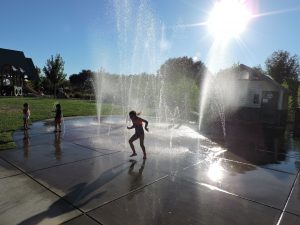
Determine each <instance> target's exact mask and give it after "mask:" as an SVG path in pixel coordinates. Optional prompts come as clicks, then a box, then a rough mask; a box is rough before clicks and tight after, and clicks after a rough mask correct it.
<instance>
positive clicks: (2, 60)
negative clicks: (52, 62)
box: [0, 48, 38, 80]
mask: <svg viewBox="0 0 300 225" xmlns="http://www.w3.org/2000/svg"><path fill="white" fill-rule="evenodd" d="M7 64H8V65H12V66H14V67H17V68H21V69H22V70H23V71H25V73H26V75H27V76H28V79H29V80H35V79H37V76H38V75H37V73H36V70H35V66H34V64H33V61H32V59H31V58H27V57H25V55H24V52H22V51H16V50H11V49H4V48H0V72H1V71H2V68H3V66H4V65H7Z"/></svg>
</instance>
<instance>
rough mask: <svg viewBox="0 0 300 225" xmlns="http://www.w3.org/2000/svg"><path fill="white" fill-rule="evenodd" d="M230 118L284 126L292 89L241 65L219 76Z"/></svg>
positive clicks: (228, 117)
mask: <svg viewBox="0 0 300 225" xmlns="http://www.w3.org/2000/svg"><path fill="white" fill-rule="evenodd" d="M217 83H218V84H219V85H218V86H219V87H220V89H221V90H222V91H221V93H222V98H223V102H224V110H225V112H226V115H227V119H240V120H244V121H251V122H256V121H257V122H258V121H259V122H263V123H265V124H269V125H273V126H279V127H280V126H285V124H286V118H287V110H288V95H289V91H288V90H287V89H286V88H284V87H282V86H281V85H280V84H278V83H277V82H276V81H275V80H273V79H272V78H271V77H270V76H267V75H264V74H263V73H261V72H260V71H259V70H257V69H253V68H250V67H248V66H246V65H243V64H240V65H239V66H237V67H236V68H234V69H230V70H226V71H223V72H221V73H220V74H219V75H218V77H217Z"/></svg>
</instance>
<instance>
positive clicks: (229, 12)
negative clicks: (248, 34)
mask: <svg viewBox="0 0 300 225" xmlns="http://www.w3.org/2000/svg"><path fill="white" fill-rule="evenodd" d="M251 17H252V14H251V12H250V10H249V8H248V7H247V6H246V4H245V1H243V0H221V1H218V2H216V3H215V5H214V8H213V9H212V11H211V12H210V15H209V18H208V21H207V26H208V29H209V31H210V33H211V35H212V36H213V37H214V38H215V39H217V40H228V39H231V38H239V36H240V34H241V33H242V32H243V31H244V30H245V29H246V27H247V24H248V22H249V21H250V19H251Z"/></svg>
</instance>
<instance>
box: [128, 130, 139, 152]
mask: <svg viewBox="0 0 300 225" xmlns="http://www.w3.org/2000/svg"><path fill="white" fill-rule="evenodd" d="M136 139H138V137H137V136H136V135H133V136H132V137H131V138H130V139H129V141H128V142H129V145H130V147H131V150H132V154H131V155H130V157H132V156H135V155H136V151H135V148H134V145H133V142H134V141H135V140H136Z"/></svg>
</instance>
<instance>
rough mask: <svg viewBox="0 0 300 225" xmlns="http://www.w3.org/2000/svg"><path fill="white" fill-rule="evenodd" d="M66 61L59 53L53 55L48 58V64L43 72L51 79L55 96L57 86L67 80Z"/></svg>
mask: <svg viewBox="0 0 300 225" xmlns="http://www.w3.org/2000/svg"><path fill="white" fill-rule="evenodd" d="M64 65H65V62H64V60H63V59H62V57H61V56H60V55H59V54H57V55H56V56H55V57H53V55H52V56H51V58H50V59H48V60H47V63H46V66H44V68H43V72H44V73H45V75H46V78H47V79H48V80H49V81H50V84H51V88H52V91H53V93H54V97H56V90H57V87H58V86H59V85H60V84H61V83H62V82H63V81H64V80H65V78H66V74H65V73H64Z"/></svg>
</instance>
